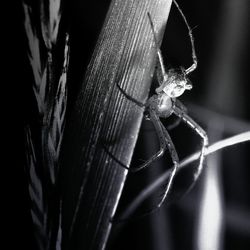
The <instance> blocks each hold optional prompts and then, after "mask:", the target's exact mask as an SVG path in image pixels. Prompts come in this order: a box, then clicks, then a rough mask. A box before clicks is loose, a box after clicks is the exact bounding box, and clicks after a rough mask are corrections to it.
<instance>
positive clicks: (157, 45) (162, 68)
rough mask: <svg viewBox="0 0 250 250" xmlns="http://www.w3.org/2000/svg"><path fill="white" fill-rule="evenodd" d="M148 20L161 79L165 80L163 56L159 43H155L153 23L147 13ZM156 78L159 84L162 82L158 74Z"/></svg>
mask: <svg viewBox="0 0 250 250" xmlns="http://www.w3.org/2000/svg"><path fill="white" fill-rule="evenodd" d="M148 19H149V23H150V26H151V29H152V33H153V37H154V43H155V46H156V50H157V58H158V61H159V63H160V68H161V77H162V78H163V79H164V80H165V78H166V77H167V74H166V70H165V66H164V61H163V56H162V53H161V49H160V46H159V42H158V41H157V38H156V31H155V27H154V23H153V21H152V18H151V15H150V13H149V12H148ZM157 78H158V82H159V83H160V82H162V80H161V79H159V78H160V76H159V75H158V74H157Z"/></svg>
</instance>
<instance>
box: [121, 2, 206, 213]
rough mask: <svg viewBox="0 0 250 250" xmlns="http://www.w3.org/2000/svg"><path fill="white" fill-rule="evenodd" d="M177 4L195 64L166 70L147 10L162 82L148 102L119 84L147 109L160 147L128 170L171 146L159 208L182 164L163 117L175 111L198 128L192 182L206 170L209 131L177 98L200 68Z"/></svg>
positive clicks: (128, 96) (140, 168) (192, 40)
mask: <svg viewBox="0 0 250 250" xmlns="http://www.w3.org/2000/svg"><path fill="white" fill-rule="evenodd" d="M173 2H174V4H175V5H176V7H177V9H178V11H179V12H180V14H181V16H182V18H183V20H184V22H185V24H186V26H187V28H188V32H189V37H190V42H191V47H192V60H193V64H192V65H191V66H190V67H189V68H187V69H185V68H183V67H179V69H169V70H168V71H166V70H165V67H164V63H163V57H162V53H161V50H160V48H159V46H158V42H157V35H156V32H155V28H154V24H153V21H152V18H151V15H150V13H147V15H148V19H149V24H150V26H151V29H152V33H153V37H154V43H155V45H156V49H157V59H158V61H159V64H160V75H161V77H160V76H159V75H158V76H157V81H158V83H159V87H158V88H156V90H155V94H154V95H152V96H151V97H150V98H149V99H148V100H147V101H146V103H141V102H139V101H138V100H136V99H134V98H133V97H131V96H130V95H128V94H127V93H126V92H125V91H124V90H123V89H122V88H121V87H120V86H119V85H117V86H118V88H119V90H120V91H121V92H122V94H123V95H124V96H125V97H126V98H127V99H128V100H130V101H132V102H133V103H135V104H136V105H138V106H140V107H142V108H145V110H147V111H148V117H147V118H148V120H150V121H151V122H152V123H153V125H154V128H155V131H156V133H157V136H158V139H159V144H160V149H159V151H158V152H157V153H156V154H154V155H153V156H152V157H151V158H150V159H148V160H147V161H146V162H144V163H143V164H141V165H140V166H138V167H135V168H133V169H129V168H128V167H126V166H125V168H126V169H128V170H129V171H132V172H136V171H139V170H142V169H145V168H146V167H148V166H150V165H151V164H152V163H153V162H155V161H156V160H157V159H159V158H160V157H162V156H163V154H164V153H165V151H166V150H167V149H168V151H169V153H170V155H171V159H172V162H173V165H174V167H173V168H172V170H171V172H170V175H169V179H168V182H167V184H166V187H164V193H163V196H162V197H161V199H160V201H159V203H158V205H157V208H160V207H161V205H162V204H163V203H164V201H165V199H166V197H167V196H168V194H169V191H170V188H171V185H172V183H173V180H174V177H175V175H176V173H177V170H178V167H179V157H178V153H177V151H176V149H175V146H174V144H173V142H172V139H171V137H170V135H169V133H168V131H167V129H166V128H165V127H164V126H163V124H162V122H161V120H160V118H168V117H169V116H171V115H172V114H174V115H176V116H177V117H179V119H180V120H181V121H183V122H184V123H186V124H187V125H188V126H189V127H190V128H191V129H193V130H194V131H195V133H196V134H198V135H199V136H200V137H201V139H202V145H201V153H200V157H199V164H198V166H197V167H196V169H195V171H194V173H193V177H192V178H193V180H192V185H191V186H193V184H194V183H195V182H196V180H197V179H198V177H199V175H200V173H201V172H202V169H203V161H204V153H205V150H206V147H207V145H208V137H207V134H206V132H205V131H204V130H203V129H202V128H201V127H200V125H198V124H197V123H196V122H195V121H194V120H193V119H192V118H191V117H190V116H189V115H188V114H187V112H186V107H185V106H184V105H183V104H182V103H181V102H180V101H179V100H178V99H177V97H179V96H181V95H182V94H183V93H184V91H185V90H190V89H192V84H191V82H190V81H189V80H188V78H187V76H188V75H189V74H190V73H191V72H193V71H194V70H195V69H196V68H197V57H196V52H195V47H194V39H193V35H192V30H191V28H190V26H189V24H188V22H187V19H186V17H185V15H184V13H183V12H182V10H181V8H180V7H179V5H178V4H177V2H176V1H175V0H173ZM190 188H191V187H190Z"/></svg>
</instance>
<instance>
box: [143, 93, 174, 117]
mask: <svg viewBox="0 0 250 250" xmlns="http://www.w3.org/2000/svg"><path fill="white" fill-rule="evenodd" d="M148 106H149V107H150V108H151V109H153V110H154V111H155V112H156V114H157V115H158V116H160V117H163V118H166V117H169V116H170V115H171V114H172V113H173V109H172V107H173V100H172V99H171V98H170V97H169V96H168V95H166V94H165V93H162V94H158V95H153V96H152V97H151V98H150V99H149V100H148Z"/></svg>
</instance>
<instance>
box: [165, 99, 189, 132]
mask: <svg viewBox="0 0 250 250" xmlns="http://www.w3.org/2000/svg"><path fill="white" fill-rule="evenodd" d="M175 105H176V106H177V107H178V108H180V109H181V111H182V112H183V113H187V108H186V106H185V105H184V104H182V102H181V101H180V100H178V99H176V100H175ZM177 117H178V118H177V120H176V121H174V123H173V124H170V125H168V126H167V130H171V129H174V128H175V127H177V126H178V125H179V124H180V123H181V121H182V119H181V118H180V117H179V116H177Z"/></svg>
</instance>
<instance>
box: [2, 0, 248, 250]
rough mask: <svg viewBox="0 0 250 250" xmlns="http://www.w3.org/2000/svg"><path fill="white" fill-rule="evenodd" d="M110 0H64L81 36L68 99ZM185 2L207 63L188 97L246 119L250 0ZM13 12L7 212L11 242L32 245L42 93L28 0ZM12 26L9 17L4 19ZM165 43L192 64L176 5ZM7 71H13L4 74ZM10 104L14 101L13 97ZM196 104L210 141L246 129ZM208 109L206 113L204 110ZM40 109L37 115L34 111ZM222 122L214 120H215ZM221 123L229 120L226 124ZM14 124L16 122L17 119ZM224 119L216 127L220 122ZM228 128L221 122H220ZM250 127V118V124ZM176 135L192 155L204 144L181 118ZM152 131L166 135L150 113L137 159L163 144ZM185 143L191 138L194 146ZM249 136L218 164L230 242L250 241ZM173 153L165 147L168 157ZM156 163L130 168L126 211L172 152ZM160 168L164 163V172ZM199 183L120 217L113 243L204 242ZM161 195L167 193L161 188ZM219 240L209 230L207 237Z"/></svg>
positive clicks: (237, 245) (177, 60) (236, 245)
mask: <svg viewBox="0 0 250 250" xmlns="http://www.w3.org/2000/svg"><path fill="white" fill-rule="evenodd" d="M109 3H110V1H98V0H94V1H91V3H86V1H74V2H70V1H64V8H63V9H64V11H63V18H62V22H63V24H62V25H64V26H65V27H66V28H67V29H69V31H70V33H71V36H72V41H71V49H72V58H71V60H72V62H73V63H72V66H71V68H70V73H69V108H68V113H70V110H71V108H72V106H73V104H74V100H75V97H76V94H77V91H78V88H79V86H80V82H81V77H82V73H80V72H83V71H84V70H85V69H86V67H87V65H88V62H89V60H90V58H91V54H92V51H93V48H94V46H95V42H96V41H97V38H98V34H99V32H100V30H101V27H102V23H103V20H104V18H105V15H106V12H107V9H108V6H109ZM178 3H179V5H180V6H181V7H182V9H183V11H184V13H185V15H186V17H187V19H188V21H189V24H190V26H191V27H195V28H194V30H193V33H194V37H195V45H196V51H197V56H198V60H199V65H198V68H197V70H196V71H195V72H194V73H193V74H192V75H191V77H190V79H191V81H192V82H193V86H194V88H193V90H192V91H191V92H189V93H187V94H186V95H185V96H183V98H181V100H182V101H183V102H184V103H185V104H187V106H188V107H189V106H190V103H192V104H195V105H196V106H198V107H205V108H206V109H207V110H210V111H215V112H217V113H219V114H223V115H226V116H229V117H232V118H235V119H236V120H237V121H239V120H243V121H245V122H248V123H249V122H250V121H249V120H250V112H249V110H250V109H249V107H250V103H249V98H248V97H249V73H248V69H249V28H250V27H249V21H248V20H249V16H247V15H249V13H247V11H246V10H247V7H249V6H247V5H248V3H247V0H245V1H237V0H230V1H228V0H220V1H215V0H213V1H208V0H204V1H198V0H197V1H180V0H179V1H178ZM6 12H7V13H10V14H9V15H8V29H7V30H8V31H7V34H6V38H7V39H4V40H5V42H6V46H5V47H4V50H5V51H3V52H7V59H6V60H5V66H7V71H5V72H4V76H5V77H4V78H3V79H7V83H6V85H7V86H8V87H10V88H9V90H8V91H7V100H6V107H8V108H10V111H8V114H9V115H10V118H12V119H13V122H11V121H10V120H12V119H9V116H6V118H5V119H4V121H7V122H6V124H7V125H8V124H12V125H13V126H11V129H10V137H8V142H9V144H8V146H7V147H6V149H7V152H8V153H9V154H10V156H8V164H7V166H6V164H4V165H5V166H6V167H5V169H7V172H8V173H7V174H8V175H7V177H8V178H4V176H3V177H2V179H3V182H4V183H5V182H6V183H7V184H5V189H6V192H5V196H4V202H3V204H4V207H5V208H6V210H7V212H6V213H3V215H2V216H3V219H4V220H6V221H7V223H6V226H4V231H5V232H6V233H7V236H8V237H5V239H6V240H7V244H8V245H9V248H8V249H15V248H16V247H17V246H18V247H19V248H21V249H22V248H23V249H29V248H30V249H32V244H33V243H32V226H31V217H30V214H29V198H28V191H27V184H26V183H27V182H26V181H27V180H26V175H25V173H24V165H25V157H24V142H23V126H24V125H25V124H26V123H27V122H28V121H30V119H32V112H34V106H33V105H34V99H33V97H32V89H31V81H30V80H29V77H28V75H29V70H30V68H29V62H28V58H27V54H26V45H25V43H26V38H25V33H24V29H23V13H22V5H21V3H20V2H17V4H16V5H15V6H14V5H13V6H9V7H8V8H6ZM3 26H5V24H3ZM162 52H163V55H164V58H165V61H166V62H167V64H168V65H174V66H176V65H183V66H185V67H188V66H189V64H190V63H191V50H190V44H189V37H188V35H187V32H186V27H185V25H184V23H183V20H182V18H181V16H180V15H179V14H178V12H177V11H176V9H175V7H174V6H173V8H172V10H171V12H170V16H169V22H168V25H167V28H166V32H165V37H164V40H163V43H162ZM5 81H6V80H5ZM4 108H5V107H4ZM189 111H190V114H192V115H193V117H194V118H196V120H197V121H199V122H200V124H201V125H202V126H203V127H204V128H205V129H206V130H209V131H208V132H209V135H210V136H211V141H213V138H217V137H216V136H217V135H218V134H219V137H226V136H231V135H233V134H236V133H238V132H242V130H243V127H242V126H239V125H237V124H238V123H237V122H235V124H234V122H231V125H232V126H231V127H234V129H228V127H230V126H227V124H226V125H225V124H224V125H223V121H224V120H225V119H224V118H223V117H220V116H218V117H217V116H216V117H217V118H213V117H211V116H210V115H208V114H207V113H205V112H201V111H199V110H198V111H197V109H196V110H195V109H194V110H193V111H192V110H191V108H190V109H189ZM201 117H203V118H201ZM34 119H35V118H34ZM211 121H212V123H215V122H217V123H218V124H220V125H219V126H218V127H216V126H211V124H209V122H211ZM221 126H222V129H221ZM12 127H13V128H12ZM216 128H217V129H216ZM221 130H222V131H221ZM248 130H249V128H248ZM172 136H173V139H174V141H175V143H176V145H177V148H178V150H180V155H181V156H182V155H186V154H187V153H189V152H190V151H195V150H196V149H197V144H198V139H197V137H196V136H195V135H194V134H192V132H190V131H187V130H185V127H184V126H181V127H180V128H179V129H178V130H174V131H173V134H172ZM152 141H154V144H156V146H155V147H157V140H156V139H155V135H154V133H153V132H152V128H151V127H150V125H149V124H148V122H145V121H144V122H143V124H142V128H141V133H140V137H139V140H138V143H137V148H136V154H135V156H134V161H133V164H134V165H136V164H138V159H140V158H143V159H145V158H146V159H147V158H149V157H150V155H152V153H153V152H155V151H154V148H153V147H152ZM186 148H188V149H187V150H186ZM248 152H249V145H246V144H245V145H239V146H237V147H234V148H232V149H227V150H225V151H223V153H222V156H221V161H220V164H219V165H220V167H219V171H218V176H219V183H220V189H219V192H221V193H222V198H223V199H222V204H223V215H224V217H225V219H224V228H223V233H222V235H221V237H220V239H221V243H220V244H221V249H242V250H243V249H249V246H250V228H249V221H250V198H249V197H250V196H249V190H250V184H249V183H250V182H249V178H250V174H249V167H248V166H249V157H248ZM167 160H168V157H167V156H166V161H167ZM152 168H153V170H149V171H145V173H139V174H136V175H134V176H129V178H128V181H127V183H126V186H125V190H124V193H123V195H122V199H121V205H120V207H119V210H118V213H119V211H122V209H124V208H125V207H126V204H128V202H129V201H130V200H131V199H132V197H133V196H135V195H136V194H137V193H138V192H139V191H140V190H141V189H142V188H143V187H144V186H145V185H147V184H149V183H150V181H152V178H154V177H155V176H157V174H158V175H159V174H160V173H161V171H162V170H164V168H165V161H164V160H163V161H160V162H157V163H156V164H155V165H154V166H152ZM155 171H156V172H155ZM204 176H205V175H203V176H202V178H201V180H200V181H199V182H198V183H197V185H196V186H195V188H194V189H193V190H192V191H191V192H190V193H189V194H188V195H187V196H185V197H184V198H183V199H181V200H179V201H176V202H174V203H173V204H172V205H169V206H164V207H163V208H162V209H161V210H160V211H159V212H157V213H155V214H153V215H151V216H148V217H145V218H143V219H140V220H135V221H131V222H128V223H125V224H122V225H116V226H114V228H113V229H114V230H113V231H112V233H111V237H110V241H109V242H108V247H107V249H127V248H129V249H178V250H180V249H195V245H196V243H195V242H196V240H195V239H197V235H196V231H195V230H196V225H197V224H196V223H197V215H198V214H199V204H200V203H199V201H200V200H201V199H202V198H201V197H202V195H201V193H202V189H203V183H204V178H205V177H204ZM155 195H156V197H157V196H158V195H159V194H157V193H156V194H155ZM154 203H155V200H153V201H152V199H150V200H149V201H147V203H145V204H144V206H143V207H142V208H141V211H138V214H140V213H143V211H144V210H147V207H148V208H150V207H152V206H153V205H154ZM207 240H208V241H210V239H209V238H208V239H207Z"/></svg>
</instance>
